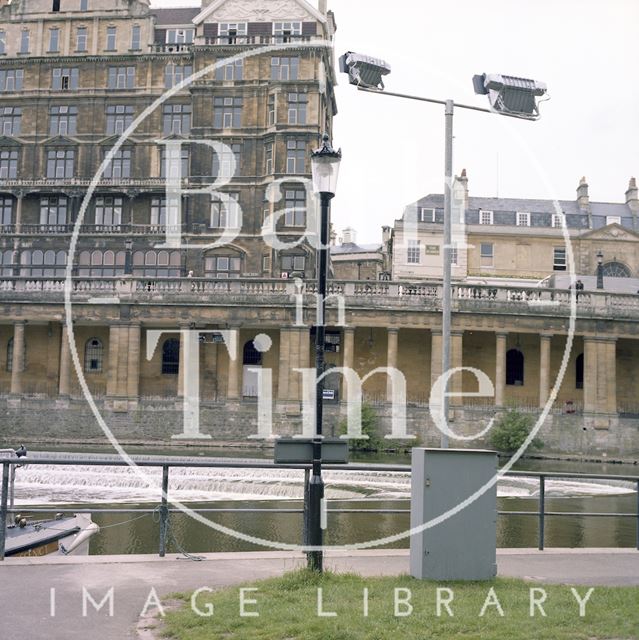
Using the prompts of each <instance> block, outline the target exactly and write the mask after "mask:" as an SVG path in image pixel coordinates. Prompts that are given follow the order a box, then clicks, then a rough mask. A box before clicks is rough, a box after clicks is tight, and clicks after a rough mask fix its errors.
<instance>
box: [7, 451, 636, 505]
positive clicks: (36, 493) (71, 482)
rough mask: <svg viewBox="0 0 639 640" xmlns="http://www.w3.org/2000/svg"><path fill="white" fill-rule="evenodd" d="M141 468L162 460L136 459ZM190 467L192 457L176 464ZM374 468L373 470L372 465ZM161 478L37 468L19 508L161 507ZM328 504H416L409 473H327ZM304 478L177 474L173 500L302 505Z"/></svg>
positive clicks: (503, 491) (20, 484)
mask: <svg viewBox="0 0 639 640" xmlns="http://www.w3.org/2000/svg"><path fill="white" fill-rule="evenodd" d="M54 456H55V458H56V459H57V460H69V461H70V462H71V461H72V460H74V459H77V458H78V454H74V453H55V454H54ZM51 457H52V454H51V453H44V452H34V453H31V454H30V458H31V459H49V458H51ZM82 458H83V459H84V460H87V461H89V460H96V461H98V460H99V461H110V460H113V461H114V462H116V461H117V462H121V459H120V457H119V456H117V455H104V454H82ZM135 459H136V461H138V462H143V461H144V462H153V461H157V460H161V459H163V458H160V457H158V456H151V455H148V456H136V458H135ZM171 461H172V462H173V463H184V464H188V463H189V462H192V461H193V459H192V458H189V457H181V456H176V457H171ZM206 461H210V462H216V463H220V464H223V463H224V462H231V461H232V462H233V463H234V464H241V463H256V462H263V461H260V460H255V459H248V458H247V459H235V458H233V459H229V458H206ZM370 466H371V467H374V465H370ZM161 478H162V470H161V468H159V467H143V468H140V469H139V470H138V472H137V473H136V471H135V470H134V469H132V468H130V467H128V466H99V467H98V466H91V465H79V466H61V465H31V466H26V467H23V468H21V469H20V470H19V471H18V474H17V475H16V489H15V490H16V494H15V495H16V502H17V503H18V504H20V505H36V504H38V505H48V504H66V503H73V504H82V503H85V504H96V503H109V504H113V503H131V502H149V503H155V502H158V501H159V500H160V497H161V496H160V486H161ZM326 480H327V497H328V499H331V500H357V499H359V500H361V499H363V498H365V499H367V500H390V499H393V500H397V499H408V498H410V473H409V471H408V469H407V470H406V471H405V472H389V471H386V470H383V469H380V470H379V471H375V470H373V469H371V470H366V471H349V470H344V471H327V472H326ZM545 491H546V497H565V498H568V497H576V496H598V495H602V496H604V495H623V494H630V493H633V492H634V491H635V485H634V483H632V482H630V481H626V480H614V479H607V480H590V479H584V480H579V479H548V480H547V481H546V486H545ZM303 492H304V474H303V473H301V472H300V470H299V469H282V468H278V469H275V468H274V469H263V468H262V469H251V468H202V467H198V468H186V467H175V468H173V469H172V470H171V485H170V497H171V498H172V499H175V500H179V501H183V502H208V501H219V500H224V501H232V500H237V501H242V500H301V499H303ZM497 495H498V497H503V498H537V497H538V495H539V481H538V480H537V479H536V478H534V477H507V478H502V479H501V480H500V481H499V483H498V488H497Z"/></svg>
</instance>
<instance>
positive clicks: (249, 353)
mask: <svg viewBox="0 0 639 640" xmlns="http://www.w3.org/2000/svg"><path fill="white" fill-rule="evenodd" d="M243 364H245V365H251V364H252V365H258V366H262V354H261V353H260V352H259V351H258V350H257V349H256V348H255V345H254V344H253V340H249V341H248V342H247V343H246V344H245V345H244V358H243Z"/></svg>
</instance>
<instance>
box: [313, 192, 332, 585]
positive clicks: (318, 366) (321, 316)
mask: <svg viewBox="0 0 639 640" xmlns="http://www.w3.org/2000/svg"><path fill="white" fill-rule="evenodd" d="M320 197H321V221H320V243H321V245H320V249H319V251H318V265H317V320H316V327H315V374H316V376H317V383H316V384H317V387H316V396H315V438H313V474H312V476H311V482H310V484H309V492H308V494H309V543H310V545H309V546H311V547H321V546H322V544H323V533H322V518H321V510H322V500H323V499H324V481H323V480H322V423H323V418H324V379H323V378H322V375H323V374H324V348H325V338H326V326H325V313H326V278H327V274H328V242H329V238H328V231H329V224H328V222H329V221H328V216H329V206H330V202H331V198H332V197H333V194H331V193H321V194H320ZM323 562H324V558H323V553H322V551H321V550H319V549H316V550H313V551H309V553H308V567H309V569H311V570H313V571H317V572H319V573H322V571H323Z"/></svg>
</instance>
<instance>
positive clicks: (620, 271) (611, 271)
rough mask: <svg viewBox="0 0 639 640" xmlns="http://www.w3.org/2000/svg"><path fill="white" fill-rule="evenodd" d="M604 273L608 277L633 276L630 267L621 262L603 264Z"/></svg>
mask: <svg viewBox="0 0 639 640" xmlns="http://www.w3.org/2000/svg"><path fill="white" fill-rule="evenodd" d="M603 274H604V276H605V277H606V278H632V273H631V272H630V269H628V267H627V266H626V265H625V264H621V262H608V263H607V264H605V265H604V266H603Z"/></svg>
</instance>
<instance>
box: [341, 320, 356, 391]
mask: <svg viewBox="0 0 639 640" xmlns="http://www.w3.org/2000/svg"><path fill="white" fill-rule="evenodd" d="M343 339H344V353H343V356H342V367H343V368H344V369H354V368H355V327H344V338H343ZM346 389H347V387H346V384H345V382H344V379H343V376H342V400H343V401H345V402H346V401H348V393H347V391H346Z"/></svg>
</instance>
